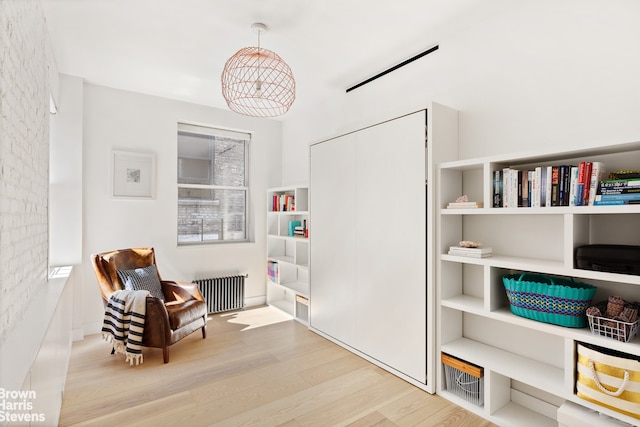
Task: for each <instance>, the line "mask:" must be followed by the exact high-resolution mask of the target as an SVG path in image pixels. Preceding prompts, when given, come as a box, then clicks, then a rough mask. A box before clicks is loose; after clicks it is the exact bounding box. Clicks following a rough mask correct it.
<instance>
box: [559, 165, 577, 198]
mask: <svg viewBox="0 0 640 427" xmlns="http://www.w3.org/2000/svg"><path fill="white" fill-rule="evenodd" d="M572 167H573V166H571V165H560V172H559V176H558V179H559V184H560V185H559V193H558V198H559V202H560V203H559V205H558V206H569V185H570V181H571V168H572Z"/></svg>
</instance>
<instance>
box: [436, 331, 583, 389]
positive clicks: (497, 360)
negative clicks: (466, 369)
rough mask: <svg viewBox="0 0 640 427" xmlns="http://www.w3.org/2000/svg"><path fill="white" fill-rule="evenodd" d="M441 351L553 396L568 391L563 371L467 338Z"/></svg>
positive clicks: (454, 342) (447, 345)
mask: <svg viewBox="0 0 640 427" xmlns="http://www.w3.org/2000/svg"><path fill="white" fill-rule="evenodd" d="M441 350H442V352H443V353H447V354H451V355H453V356H456V357H459V358H462V359H464V360H468V361H470V362H471V363H474V364H477V365H480V366H483V367H484V368H485V370H491V371H492V372H497V373H499V374H501V375H504V376H505V377H509V378H512V379H515V380H517V381H521V382H523V383H526V384H530V385H531V386H533V387H535V388H538V389H540V390H546V391H547V392H549V393H551V394H553V395H556V396H560V397H564V396H567V395H569V394H570V392H571V391H570V390H566V389H565V388H564V370H563V369H562V368H558V367H555V366H551V365H549V364H547V363H542V362H539V361H537V360H533V359H531V358H528V357H524V356H521V355H518V354H515V353H512V352H509V351H506V350H502V349H499V348H496V347H492V346H489V345H486V344H482V343H480V342H478V341H474V340H471V339H468V338H460V339H457V340H455V341H453V342H450V343H447V344H443V345H442V347H441Z"/></svg>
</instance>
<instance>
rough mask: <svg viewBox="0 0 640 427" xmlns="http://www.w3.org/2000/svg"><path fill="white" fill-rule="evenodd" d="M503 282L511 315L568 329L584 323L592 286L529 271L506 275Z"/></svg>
mask: <svg viewBox="0 0 640 427" xmlns="http://www.w3.org/2000/svg"><path fill="white" fill-rule="evenodd" d="M502 282H503V283H504V288H505V290H506V292H507V298H508V299H509V305H510V307H511V312H512V313H513V314H515V315H518V316H521V317H526V318H528V319H533V320H537V321H539V322H545V323H552V324H554V325H560V326H566V327H570V328H584V327H585V326H587V317H586V311H587V308H588V307H589V306H590V305H591V299H592V298H593V296H594V295H595V293H596V290H597V289H596V288H595V287H594V286H591V285H588V284H586V283H579V282H574V281H573V279H570V280H567V279H563V278H558V277H551V276H545V275H541V274H532V273H521V274H507V275H505V276H503V277H502Z"/></svg>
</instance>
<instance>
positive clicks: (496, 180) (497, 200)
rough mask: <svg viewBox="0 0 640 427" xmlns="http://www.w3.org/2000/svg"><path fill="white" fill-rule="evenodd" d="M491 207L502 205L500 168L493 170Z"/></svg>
mask: <svg viewBox="0 0 640 427" xmlns="http://www.w3.org/2000/svg"><path fill="white" fill-rule="evenodd" d="M493 207H494V208H501V207H502V170H496V171H494V172H493Z"/></svg>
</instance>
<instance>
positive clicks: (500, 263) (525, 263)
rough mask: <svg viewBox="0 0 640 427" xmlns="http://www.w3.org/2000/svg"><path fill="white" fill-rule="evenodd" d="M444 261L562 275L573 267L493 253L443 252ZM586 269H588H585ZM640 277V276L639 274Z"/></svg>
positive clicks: (548, 261)
mask: <svg viewBox="0 0 640 427" xmlns="http://www.w3.org/2000/svg"><path fill="white" fill-rule="evenodd" d="M440 259H441V260H442V261H449V262H457V263H464V264H476V265H486V266H491V267H498V268H503V269H506V270H522V271H531V272H540V273H543V272H544V273H548V274H557V275H560V276H566V275H568V274H567V273H568V272H571V269H567V268H566V267H565V265H564V262H563V261H561V260H549V259H541V258H525V257H517V256H507V255H500V254H495V253H494V254H493V255H492V256H490V257H487V258H472V257H464V256H456V255H449V254H441V255H440ZM585 271H586V270H585ZM638 277H640V276H638Z"/></svg>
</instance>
